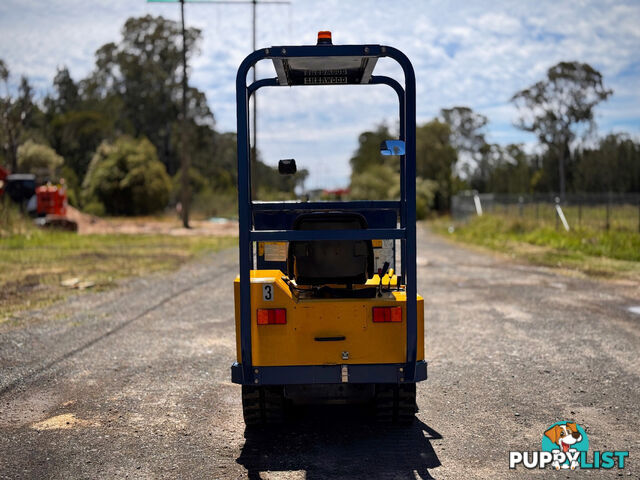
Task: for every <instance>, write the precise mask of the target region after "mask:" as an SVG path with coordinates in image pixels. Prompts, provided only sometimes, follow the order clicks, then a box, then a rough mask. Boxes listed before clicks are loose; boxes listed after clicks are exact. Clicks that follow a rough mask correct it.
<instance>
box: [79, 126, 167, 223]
mask: <svg viewBox="0 0 640 480" xmlns="http://www.w3.org/2000/svg"><path fill="white" fill-rule="evenodd" d="M82 189H83V190H82V197H83V203H84V205H85V206H86V209H87V210H89V211H92V212H93V213H97V212H100V210H101V209H103V210H104V212H105V213H108V214H112V215H144V214H148V213H153V212H156V211H158V210H161V209H163V208H164V207H166V205H167V202H168V201H169V192H170V190H171V181H170V179H169V176H168V175H167V172H166V170H165V168H164V165H163V164H162V163H161V162H159V161H158V155H157V153H156V149H155V147H154V146H153V144H151V142H150V141H149V140H147V139H145V138H143V139H141V140H135V139H133V138H130V137H121V138H119V139H118V140H116V141H115V142H114V143H113V144H112V143H108V142H103V143H102V144H101V145H100V146H99V147H98V150H97V151H96V154H95V155H94V157H93V160H91V165H90V166H89V171H88V172H87V176H86V177H85V179H84V182H83V185H82Z"/></svg>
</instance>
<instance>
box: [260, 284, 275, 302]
mask: <svg viewBox="0 0 640 480" xmlns="http://www.w3.org/2000/svg"><path fill="white" fill-rule="evenodd" d="M262 299H263V300H266V301H268V302H270V301H272V300H273V285H271V284H267V285H263V286H262Z"/></svg>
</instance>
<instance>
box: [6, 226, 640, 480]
mask: <svg viewBox="0 0 640 480" xmlns="http://www.w3.org/2000/svg"><path fill="white" fill-rule="evenodd" d="M418 251H419V258H418V265H419V270H418V272H419V292H421V293H422V295H423V296H424V297H425V299H426V301H425V303H426V307H425V308H426V312H425V318H426V329H425V330H426V347H427V358H428V360H429V362H430V363H429V379H428V380H427V381H426V382H424V383H421V384H420V385H419V387H418V405H419V407H420V412H419V413H418V415H417V418H418V421H417V422H416V423H415V424H414V425H413V426H412V427H408V428H403V427H381V426H377V425H375V424H372V423H371V422H370V421H369V418H368V417H367V415H366V412H365V410H364V409H362V408H361V407H357V406H356V407H325V408H321V409H316V410H315V411H311V410H310V409H308V408H307V409H297V410H295V411H294V412H293V418H292V419H291V422H290V424H289V425H287V426H286V427H284V428H282V429H279V430H275V431H273V432H270V433H269V434H265V433H252V434H248V433H245V430H244V425H243V422H242V414H241V407H240V388H239V387H238V386H236V385H233V384H231V383H230V374H229V365H230V364H231V362H232V361H233V358H234V355H235V349H234V327H233V295H232V280H233V278H234V276H235V275H236V272H237V263H236V252H235V251H225V252H220V253H217V254H215V255H211V256H209V257H207V258H205V259H204V260H202V261H200V262H198V263H191V264H189V265H186V266H185V267H183V268H182V269H180V270H179V271H177V272H174V273H171V274H164V275H155V276H150V277H145V278H140V279H135V280H130V281H128V282H125V283H123V284H122V286H121V287H119V288H117V289H114V290H111V291H107V292H95V293H88V294H83V295H78V296H75V297H72V298H70V299H68V300H66V301H65V302H63V303H60V304H57V305H54V306H53V307H50V308H48V309H46V310H43V311H38V312H32V314H31V315H30V317H31V319H30V320H29V321H28V323H27V324H26V325H24V326H15V325H13V326H12V325H8V324H4V325H2V326H0V478H11V479H14V478H55V479H70V478H100V479H102V478H184V479H189V478H224V479H226V478H247V477H248V478H256V479H257V478H264V479H272V478H286V479H297V478H306V479H327V478H343V479H354V478H403V479H405V478H442V479H465V478H487V479H489V478H490V479H502V478H510V479H511V478H528V477H531V476H536V477H540V476H545V475H547V476H551V477H554V478H560V477H561V478H573V477H576V478H582V477H584V476H587V477H589V478H600V477H605V476H611V477H616V478H618V476H619V475H622V476H623V477H625V478H640V458H639V457H640V435H639V433H638V429H639V427H640V421H639V414H640V410H639V405H640V378H639V374H640V361H639V355H638V354H639V352H640V338H639V334H640V329H639V326H640V315H638V314H634V313H632V312H631V311H630V310H628V308H629V307H632V306H640V286H638V285H634V284H630V283H627V284H623V283H612V282H596V281H593V280H587V279H583V278H578V277H570V276H563V275H560V274H558V273H556V272H553V271H551V270H548V269H545V268H538V267H532V266H527V265H521V264H516V263H514V262H512V261H510V260H509V259H506V258H502V257H498V256H494V255H488V254H484V253H479V252H476V251H472V250H468V249H465V248H462V247H460V246H456V245H452V244H450V243H448V242H446V241H444V240H442V239H441V238H438V237H436V236H434V235H432V234H430V233H428V232H426V231H422V232H421V233H420V238H419V249H418ZM559 420H575V421H577V422H578V423H579V424H580V425H582V426H583V427H584V428H585V429H586V432H587V433H588V436H589V441H590V451H592V450H600V451H604V450H628V451H630V457H629V459H628V461H627V466H626V468H625V469H624V470H620V471H619V470H617V469H613V470H611V471H599V472H598V471H591V472H589V471H586V470H582V471H577V472H564V471H563V472H551V471H539V470H532V471H525V470H523V469H522V468H521V467H520V468H519V469H518V470H515V471H514V470H509V468H508V451H509V450H520V451H522V450H526V451H532V450H539V449H540V442H541V438H542V434H543V432H544V430H545V429H546V428H547V427H548V426H550V425H551V424H553V423H554V422H556V421H559Z"/></svg>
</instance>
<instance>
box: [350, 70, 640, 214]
mask: <svg viewBox="0 0 640 480" xmlns="http://www.w3.org/2000/svg"><path fill="white" fill-rule="evenodd" d="M612 93H613V91H612V90H610V89H607V88H606V87H605V85H604V81H603V78H602V75H601V74H600V72H598V71H597V70H595V69H594V68H593V67H591V66H590V65H588V64H586V63H580V62H560V63H558V64H557V65H554V66H553V67H551V68H549V70H548V71H547V75H546V78H544V79H543V80H540V81H539V82H536V83H535V84H534V85H532V86H530V87H528V88H525V89H523V90H521V91H519V92H516V93H515V94H514V95H513V96H512V97H511V102H512V103H513V104H514V105H515V106H516V108H517V111H518V118H517V120H516V122H515V125H516V126H517V127H518V128H520V129H522V130H523V131H527V132H531V133H533V134H535V135H536V137H537V139H538V142H539V145H540V147H541V148H540V149H539V151H540V153H527V152H526V151H525V149H524V146H523V145H522V144H509V145H499V144H495V143H490V142H488V141H487V127H488V119H487V117H485V116H484V115H482V114H480V113H477V112H474V111H473V110H472V109H471V108H469V107H464V106H459V107H453V108H449V109H442V110H441V111H440V115H439V116H438V117H437V118H434V119H433V120H431V121H430V122H427V123H425V124H422V125H419V126H418V127H417V132H416V135H417V145H416V146H417V155H416V173H417V182H418V183H417V188H418V198H417V203H418V205H417V206H418V214H419V215H422V216H424V215H426V212H427V210H428V209H429V208H433V209H435V210H438V211H446V210H448V208H449V205H450V199H451V196H452V195H453V194H455V193H456V192H458V191H462V190H477V191H478V192H480V193H487V192H493V193H513V194H515V193H547V192H554V193H557V194H559V195H560V196H561V197H563V196H564V195H565V193H568V192H572V193H590V192H598V193H601V192H617V193H629V192H640V144H639V143H638V142H637V141H635V140H634V139H632V138H631V137H630V136H629V135H628V134H613V133H612V134H608V135H606V136H604V137H601V138H594V137H595V132H596V127H597V126H596V122H595V116H594V111H595V108H596V106H597V105H598V104H599V103H601V102H604V101H606V100H607V98H609V97H610V96H611V95H612ZM393 133H394V132H391V131H390V129H389V127H387V126H386V125H381V126H379V127H378V128H377V129H376V130H374V131H369V132H364V133H362V134H361V135H360V137H359V146H358V149H357V151H356V152H355V154H354V156H353V157H352V158H351V167H352V175H351V195H352V196H353V197H354V198H393V197H394V196H397V195H398V191H397V189H394V188H390V187H389V184H390V183H394V184H395V183H397V182H392V181H389V182H388V181H387V180H385V179H394V178H397V176H398V162H397V159H396V160H394V159H393V157H382V156H380V155H379V154H377V147H378V145H379V144H380V142H381V141H382V140H384V139H386V138H391V137H392V136H393Z"/></svg>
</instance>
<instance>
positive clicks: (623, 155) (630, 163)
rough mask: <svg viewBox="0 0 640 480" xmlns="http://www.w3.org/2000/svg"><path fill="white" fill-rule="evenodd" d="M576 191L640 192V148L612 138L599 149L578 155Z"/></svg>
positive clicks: (627, 140) (615, 136)
mask: <svg viewBox="0 0 640 480" xmlns="http://www.w3.org/2000/svg"><path fill="white" fill-rule="evenodd" d="M621 173H622V174H621ZM574 187H575V190H576V191H578V192H601V193H605V192H620V193H627V192H638V191H640V144H638V143H636V142H634V141H633V140H632V139H630V138H629V137H628V136H626V135H620V134H609V135H607V136H606V137H605V138H603V139H601V140H600V142H599V144H598V146H597V147H596V148H589V149H583V150H581V151H578V152H577V154H576V161H575V176H574Z"/></svg>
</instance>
